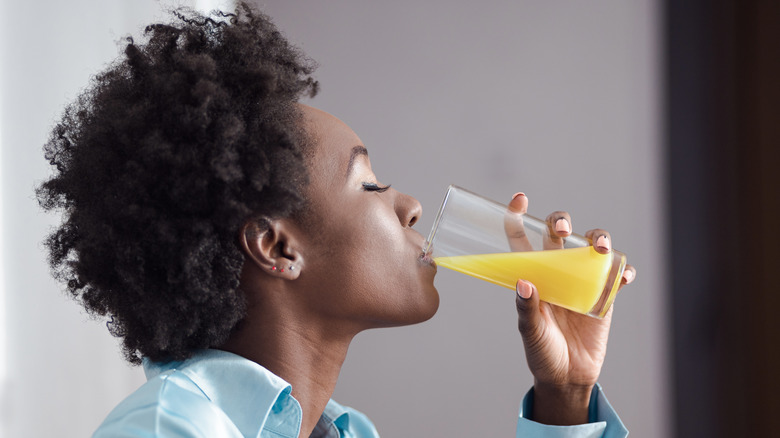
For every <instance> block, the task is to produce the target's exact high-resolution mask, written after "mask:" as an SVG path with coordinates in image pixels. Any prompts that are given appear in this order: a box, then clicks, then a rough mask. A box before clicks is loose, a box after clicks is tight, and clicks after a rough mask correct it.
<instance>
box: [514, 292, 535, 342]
mask: <svg viewBox="0 0 780 438" xmlns="http://www.w3.org/2000/svg"><path fill="white" fill-rule="evenodd" d="M516 290H517V298H516V299H515V304H516V306H517V319H518V323H517V327H518V329H519V330H520V334H521V335H522V336H523V339H525V340H526V342H528V341H533V340H535V339H536V338H537V337H538V333H540V324H541V321H542V317H541V314H540V311H539V293H538V292H537V291H536V286H534V285H533V284H532V283H530V282H528V281H525V280H517V285H516Z"/></svg>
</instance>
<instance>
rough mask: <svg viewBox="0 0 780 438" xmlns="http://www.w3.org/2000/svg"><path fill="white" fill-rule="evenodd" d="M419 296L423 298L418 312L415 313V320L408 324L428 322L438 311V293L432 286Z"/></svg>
mask: <svg viewBox="0 0 780 438" xmlns="http://www.w3.org/2000/svg"><path fill="white" fill-rule="evenodd" d="M421 295H422V296H423V297H424V300H423V301H422V302H421V303H420V305H419V306H418V308H417V310H418V311H419V312H415V316H416V317H417V318H415V319H414V321H412V322H410V323H409V324H419V323H421V322H425V321H428V320H429V319H431V318H433V315H435V314H436V312H437V311H438V310H439V291H438V290H436V288H435V287H434V286H433V285H431V286H430V289H429V290H425V291H423V292H422V293H421Z"/></svg>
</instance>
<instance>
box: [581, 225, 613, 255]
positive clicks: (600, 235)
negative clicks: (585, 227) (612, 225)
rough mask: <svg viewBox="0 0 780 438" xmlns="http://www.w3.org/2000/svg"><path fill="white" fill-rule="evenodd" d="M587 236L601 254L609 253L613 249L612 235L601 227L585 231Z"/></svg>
mask: <svg viewBox="0 0 780 438" xmlns="http://www.w3.org/2000/svg"><path fill="white" fill-rule="evenodd" d="M585 237H586V238H587V239H588V240H590V243H591V245H593V248H594V249H595V250H596V251H597V252H598V253H600V254H609V252H610V251H611V250H612V237H610V235H609V233H608V232H606V231H604V230H602V229H600V228H597V229H595V230H590V231H588V232H587V233H585Z"/></svg>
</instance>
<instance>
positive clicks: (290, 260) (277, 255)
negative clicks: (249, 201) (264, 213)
mask: <svg viewBox="0 0 780 438" xmlns="http://www.w3.org/2000/svg"><path fill="white" fill-rule="evenodd" d="M299 233H300V232H299V231H298V228H297V227H295V226H294V225H293V224H292V223H291V222H290V221H289V220H288V219H274V220H268V219H255V220H251V221H248V222H247V223H245V224H244V226H243V227H242V228H241V235H240V236H239V241H240V244H241V249H242V250H243V252H244V255H245V256H246V257H247V261H246V262H247V263H252V264H254V265H255V266H256V267H258V268H259V269H260V270H261V271H263V272H265V273H267V274H269V275H271V276H273V277H278V278H283V279H287V280H295V279H296V278H298V276H299V275H300V273H301V269H303V264H304V263H303V262H304V261H303V257H302V255H301V254H302V253H301V246H300V243H301V242H300V234H299Z"/></svg>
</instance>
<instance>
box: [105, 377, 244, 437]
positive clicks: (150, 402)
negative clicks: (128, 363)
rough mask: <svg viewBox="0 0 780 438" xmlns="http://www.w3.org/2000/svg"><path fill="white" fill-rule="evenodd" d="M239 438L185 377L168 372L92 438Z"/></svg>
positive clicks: (132, 397)
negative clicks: (147, 437) (174, 437)
mask: <svg viewBox="0 0 780 438" xmlns="http://www.w3.org/2000/svg"><path fill="white" fill-rule="evenodd" d="M109 436H110V437H140V436H158V437H167V436H176V437H240V436H241V434H240V432H239V431H238V429H237V428H236V427H235V425H234V424H233V422H232V421H231V420H230V419H229V418H228V417H227V415H225V413H224V412H223V411H222V410H221V409H220V408H219V407H218V406H217V405H216V404H214V403H213V402H212V401H211V400H210V399H209V398H208V397H207V396H206V394H204V393H203V391H202V390H201V389H200V387H199V386H198V385H196V384H195V382H193V381H192V380H191V379H190V378H189V377H188V376H187V375H186V374H185V373H183V372H181V371H178V370H169V371H165V372H163V373H160V374H158V375H156V376H155V377H153V378H151V379H149V381H147V382H146V383H145V384H144V385H142V386H141V387H140V388H138V390H136V391H135V392H134V393H132V394H130V395H129V396H128V397H127V398H126V399H124V400H123V401H122V402H121V403H120V404H119V405H117V407H116V408H114V410H113V411H111V413H110V414H109V415H108V417H106V419H105V420H104V421H103V423H102V424H101V425H100V427H99V428H98V429H97V431H96V432H95V434H94V435H93V437H94V438H103V437H109Z"/></svg>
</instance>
